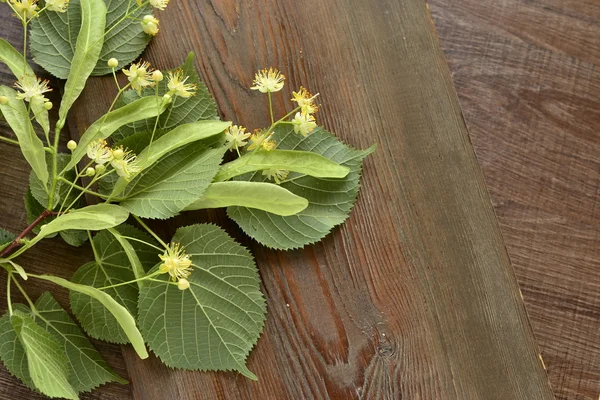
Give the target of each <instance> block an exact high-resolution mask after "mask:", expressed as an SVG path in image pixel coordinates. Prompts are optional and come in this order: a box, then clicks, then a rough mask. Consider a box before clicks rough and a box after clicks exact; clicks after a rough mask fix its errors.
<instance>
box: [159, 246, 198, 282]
mask: <svg viewBox="0 0 600 400" xmlns="http://www.w3.org/2000/svg"><path fill="white" fill-rule="evenodd" d="M159 257H160V259H161V261H162V264H161V265H160V266H159V267H158V268H159V271H160V272H162V273H163V274H167V273H168V274H169V276H170V277H171V280H172V281H173V282H177V287H178V288H179V289H180V290H186V289H188V288H189V287H190V283H189V281H188V280H187V278H189V276H190V274H191V273H192V270H193V269H192V260H191V259H190V256H189V255H187V254H185V249H184V248H183V247H182V246H181V245H180V244H179V243H171V244H169V246H168V247H167V248H166V249H165V252H164V253H163V254H161V255H159Z"/></svg>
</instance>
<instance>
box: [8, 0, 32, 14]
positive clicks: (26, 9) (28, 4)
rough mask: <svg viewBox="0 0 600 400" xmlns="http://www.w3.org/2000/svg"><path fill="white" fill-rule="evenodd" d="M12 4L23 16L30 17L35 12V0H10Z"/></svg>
mask: <svg viewBox="0 0 600 400" xmlns="http://www.w3.org/2000/svg"><path fill="white" fill-rule="evenodd" d="M11 3H12V6H13V8H14V9H15V11H16V12H17V14H19V15H20V16H21V17H23V18H32V17H34V16H35V15H36V14H37V10H38V6H37V3H38V1H37V0H11Z"/></svg>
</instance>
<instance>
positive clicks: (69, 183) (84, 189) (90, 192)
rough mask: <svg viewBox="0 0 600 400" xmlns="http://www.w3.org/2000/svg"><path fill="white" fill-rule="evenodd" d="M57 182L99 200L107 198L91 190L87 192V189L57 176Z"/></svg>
mask: <svg viewBox="0 0 600 400" xmlns="http://www.w3.org/2000/svg"><path fill="white" fill-rule="evenodd" d="M58 180H59V181H61V182H65V183H66V184H68V185H71V186H73V187H74V188H75V189H79V190H81V191H82V192H83V193H87V194H91V195H94V196H97V197H100V198H102V199H106V198H107V196H105V195H103V194H100V193H97V192H94V191H93V190H89V189H87V188H84V187H83V186H79V185H78V184H76V183H73V182H71V181H70V180H68V179H65V178H63V177H62V176H59V177H58ZM69 208H70V206H69ZM67 209H68V208H67Z"/></svg>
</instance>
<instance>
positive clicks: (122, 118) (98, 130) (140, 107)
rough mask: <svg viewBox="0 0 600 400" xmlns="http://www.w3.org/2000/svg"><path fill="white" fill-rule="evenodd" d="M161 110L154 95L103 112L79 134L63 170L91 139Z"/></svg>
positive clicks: (80, 154) (72, 163) (81, 153)
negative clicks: (76, 143) (79, 136)
mask: <svg viewBox="0 0 600 400" xmlns="http://www.w3.org/2000/svg"><path fill="white" fill-rule="evenodd" d="M163 111H164V106H163V107H161V102H157V100H156V97H146V98H143V99H139V100H137V101H135V102H133V103H131V104H128V105H126V106H124V107H121V108H118V109H116V110H114V111H111V112H109V113H108V114H105V115H104V116H102V117H100V118H99V119H98V120H97V121H96V122H94V123H93V124H92V125H91V126H90V127H89V128H88V129H87V130H86V131H85V133H84V134H83V135H82V136H81V139H79V143H78V145H77V148H76V149H75V150H74V151H73V155H72V157H71V161H70V162H69V164H67V166H66V167H65V168H64V169H63V171H64V170H69V169H71V168H73V167H74V166H75V165H76V164H77V163H78V162H79V160H81V159H82V158H83V156H84V155H85V154H86V151H87V147H88V145H89V144H90V143H92V142H93V141H96V140H98V139H106V138H108V137H109V136H110V135H112V134H113V132H115V131H116V130H117V129H118V128H119V127H120V126H123V125H125V124H128V123H130V122H134V121H138V120H141V119H145V118H150V117H155V116H157V115H158V114H160V113H161V112H163Z"/></svg>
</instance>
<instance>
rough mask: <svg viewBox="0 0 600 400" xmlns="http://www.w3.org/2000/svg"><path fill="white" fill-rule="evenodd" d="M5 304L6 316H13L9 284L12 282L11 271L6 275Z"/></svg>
mask: <svg viewBox="0 0 600 400" xmlns="http://www.w3.org/2000/svg"><path fill="white" fill-rule="evenodd" d="M6 281H7V282H6V302H7V303H8V314H9V315H12V314H13V308H12V300H11V298H10V282H11V281H12V271H10V272H9V273H8V279H7V280H6Z"/></svg>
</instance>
